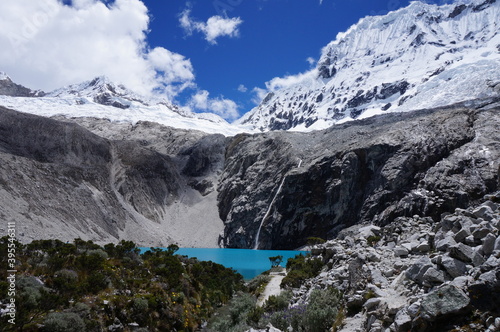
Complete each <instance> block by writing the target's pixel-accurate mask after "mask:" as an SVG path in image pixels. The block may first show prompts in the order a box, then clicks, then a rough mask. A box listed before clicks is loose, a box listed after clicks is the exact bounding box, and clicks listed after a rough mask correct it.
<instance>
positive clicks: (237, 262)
mask: <svg viewBox="0 0 500 332" xmlns="http://www.w3.org/2000/svg"><path fill="white" fill-rule="evenodd" d="M147 250H149V248H141V252H145V251H147ZM176 254H177V255H183V256H188V257H196V258H198V260H200V261H212V262H215V263H218V264H221V265H224V266H225V267H230V268H233V269H235V270H236V271H238V272H239V273H240V274H242V275H243V277H244V278H245V280H249V279H252V278H254V277H256V276H258V275H259V274H261V273H262V272H264V271H267V270H269V269H270V268H271V263H270V261H269V257H273V256H283V262H282V263H281V266H283V267H284V266H285V265H286V261H287V260H288V258H293V257H295V256H296V255H299V254H302V255H305V254H307V251H291V250H253V249H220V248H209V249H206V248H180V249H179V250H178V251H177V252H176Z"/></svg>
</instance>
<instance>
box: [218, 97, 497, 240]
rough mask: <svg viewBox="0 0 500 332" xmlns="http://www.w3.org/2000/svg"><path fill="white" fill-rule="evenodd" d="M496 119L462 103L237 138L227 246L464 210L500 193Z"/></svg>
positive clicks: (228, 187)
mask: <svg viewBox="0 0 500 332" xmlns="http://www.w3.org/2000/svg"><path fill="white" fill-rule="evenodd" d="M499 120H500V117H499V115H498V108H491V109H488V108H487V107H486V108H483V109H481V108H477V107H465V106H464V105H458V106H455V107H449V108H446V109H436V110H425V111H420V112H416V113H400V114H393V115H385V116H380V117H375V118H371V119H367V120H363V121H358V122H354V123H350V124H344V125H338V126H334V127H332V128H331V129H328V130H325V131H319V132H312V133H306V134H304V133H290V132H288V133H279V132H273V133H267V134H263V135H255V136H237V137H235V138H233V140H232V141H231V142H230V143H229V145H228V148H227V149H226V157H227V162H226V167H225V169H224V173H223V175H222V178H221V183H220V185H219V211H220V215H221V218H222V219H223V220H224V222H225V231H224V237H223V244H224V245H225V246H228V247H241V248H244V247H246V248H248V247H254V246H255V245H256V244H257V246H258V247H259V248H261V249H264V248H266V249H271V248H272V249H278V248H286V249H292V248H297V247H299V246H301V245H303V244H304V243H305V242H306V240H307V238H308V237H311V236H315V237H322V238H325V237H326V238H331V237H333V236H334V235H335V234H336V233H337V232H338V231H339V230H340V229H342V228H345V227H347V226H350V225H353V224H356V223H363V222H374V223H378V224H387V223H390V222H391V221H392V220H394V219H395V218H396V217H398V216H412V215H414V214H418V215H421V216H431V217H433V218H439V216H440V214H441V213H442V212H447V211H453V210H454V209H455V208H456V207H466V206H468V204H469V203H470V202H472V201H474V200H476V199H478V198H480V197H482V196H483V195H484V194H486V193H488V192H491V191H493V190H495V189H496V188H497V187H498V160H499V159H498V158H499V153H500V136H499V125H500V123H499ZM260 225H262V226H261V231H260V233H259V226H260ZM257 233H259V239H258V240H257V239H256V236H257Z"/></svg>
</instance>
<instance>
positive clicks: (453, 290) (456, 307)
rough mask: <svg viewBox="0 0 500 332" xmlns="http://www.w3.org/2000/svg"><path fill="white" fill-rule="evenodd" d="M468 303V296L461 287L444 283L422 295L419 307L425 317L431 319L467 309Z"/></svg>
mask: <svg viewBox="0 0 500 332" xmlns="http://www.w3.org/2000/svg"><path fill="white" fill-rule="evenodd" d="M469 303H470V300H469V297H468V296H467V294H465V293H464V292H463V291H462V290H461V289H459V288H457V287H455V286H452V285H445V286H442V287H439V288H437V289H436V290H434V291H432V292H430V293H429V294H428V295H427V296H426V297H424V299H423V300H422V306H421V309H422V313H423V314H424V315H425V316H426V318H427V319H429V320H431V321H432V320H435V319H437V318H443V316H448V315H452V314H457V313H460V312H462V311H464V310H466V309H467V307H468V305H469Z"/></svg>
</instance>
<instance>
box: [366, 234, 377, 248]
mask: <svg viewBox="0 0 500 332" xmlns="http://www.w3.org/2000/svg"><path fill="white" fill-rule="evenodd" d="M366 241H367V242H368V245H369V246H370V247H373V246H374V245H375V244H377V242H378V241H380V236H378V235H371V236H369V237H368V238H367V239H366Z"/></svg>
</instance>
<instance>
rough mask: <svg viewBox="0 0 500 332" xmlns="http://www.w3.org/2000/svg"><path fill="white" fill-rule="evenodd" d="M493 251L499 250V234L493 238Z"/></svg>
mask: <svg viewBox="0 0 500 332" xmlns="http://www.w3.org/2000/svg"><path fill="white" fill-rule="evenodd" d="M493 251H500V236H498V237H497V239H496V240H495V246H494V247H493Z"/></svg>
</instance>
